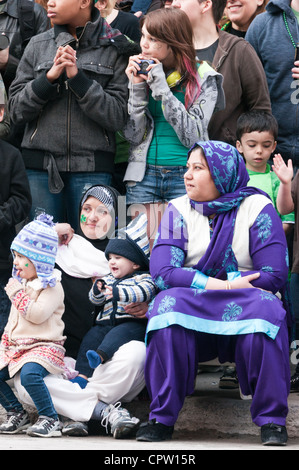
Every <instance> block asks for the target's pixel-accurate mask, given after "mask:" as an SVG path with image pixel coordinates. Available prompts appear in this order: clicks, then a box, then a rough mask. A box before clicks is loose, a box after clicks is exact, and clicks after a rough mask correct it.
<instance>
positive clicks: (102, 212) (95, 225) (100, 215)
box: [80, 196, 113, 240]
mask: <svg viewBox="0 0 299 470" xmlns="http://www.w3.org/2000/svg"><path fill="white" fill-rule="evenodd" d="M112 221H113V218H112V215H111V214H110V211H109V210H108V208H107V206H106V205H105V204H103V202H101V201H99V199H97V198H96V197H94V196H89V197H88V198H87V199H85V201H84V202H83V204H82V207H81V213H80V228H81V230H82V232H83V233H84V235H85V236H86V237H87V238H90V239H91V240H97V239H101V238H103V237H105V235H106V234H107V232H108V231H109V229H110V227H111V224H112Z"/></svg>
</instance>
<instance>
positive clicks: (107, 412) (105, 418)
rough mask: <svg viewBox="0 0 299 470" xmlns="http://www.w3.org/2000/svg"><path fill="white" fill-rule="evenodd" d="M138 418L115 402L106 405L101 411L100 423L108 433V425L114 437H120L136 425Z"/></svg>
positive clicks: (126, 434) (132, 429) (124, 435)
mask: <svg viewBox="0 0 299 470" xmlns="http://www.w3.org/2000/svg"><path fill="white" fill-rule="evenodd" d="M139 422H140V420H139V419H138V418H135V417H132V416H131V415H130V413H129V412H128V410H126V409H125V408H122V407H121V403H120V402H117V403H115V405H108V406H107V407H106V408H105V409H104V411H103V413H102V421H101V425H102V426H104V427H105V428H106V432H107V433H108V426H109V427H110V432H111V434H112V436H113V437H114V439H121V438H123V437H126V436H128V434H130V433H131V432H132V431H134V429H136V427H137V426H138V424H139Z"/></svg>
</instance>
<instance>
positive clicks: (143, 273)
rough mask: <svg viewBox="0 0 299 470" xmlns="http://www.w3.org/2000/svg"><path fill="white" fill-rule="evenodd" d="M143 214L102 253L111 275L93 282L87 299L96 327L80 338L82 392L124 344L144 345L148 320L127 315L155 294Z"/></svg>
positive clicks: (112, 240)
mask: <svg viewBox="0 0 299 470" xmlns="http://www.w3.org/2000/svg"><path fill="white" fill-rule="evenodd" d="M146 227H147V219H146V216H145V214H142V215H140V216H139V217H137V218H136V219H134V220H133V221H132V222H131V223H130V224H129V225H128V227H127V228H126V229H125V230H123V231H120V232H119V233H118V237H117V238H115V239H111V240H110V241H109V243H108V245H107V248H106V250H105V255H106V257H107V259H108V263H109V267H110V271H111V273H110V274H108V275H107V276H105V277H103V279H96V280H95V282H94V284H93V287H92V288H91V290H90V293H89V298H90V300H91V302H92V303H93V304H94V305H96V312H97V315H96V320H95V326H94V327H93V328H91V329H90V330H89V331H88V333H87V334H86V335H85V337H84V338H83V341H82V343H81V346H80V350H79V353H78V357H77V361H76V370H77V371H78V372H79V375H78V376H77V377H75V379H72V381H73V382H77V383H79V385H80V386H81V387H82V388H85V386H86V385H87V381H88V378H89V377H91V376H92V373H93V370H94V369H95V368H96V367H97V366H98V365H100V364H102V363H104V362H106V361H107V360H109V359H111V357H112V356H113V354H114V353H115V352H116V351H117V350H118V349H119V348H120V346H122V345H123V344H125V343H127V342H129V341H132V340H135V341H136V340H137V341H144V336H145V329H146V323H147V320H146V318H145V315H143V316H142V317H137V316H133V315H132V314H128V313H126V306H127V305H129V304H130V303H132V302H149V301H151V300H152V298H153V297H154V295H155V294H156V292H157V289H156V286H155V284H154V281H153V280H152V278H151V276H150V274H149V273H148V270H149V241H148V238H147V234H146Z"/></svg>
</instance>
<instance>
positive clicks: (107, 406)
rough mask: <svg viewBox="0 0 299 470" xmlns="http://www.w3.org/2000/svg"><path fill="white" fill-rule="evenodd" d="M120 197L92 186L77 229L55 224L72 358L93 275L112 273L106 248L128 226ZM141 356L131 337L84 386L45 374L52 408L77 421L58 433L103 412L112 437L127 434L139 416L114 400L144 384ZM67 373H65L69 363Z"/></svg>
mask: <svg viewBox="0 0 299 470" xmlns="http://www.w3.org/2000/svg"><path fill="white" fill-rule="evenodd" d="M121 201H122V198H121V197H119V194H118V192H117V191H116V190H115V189H114V188H111V187H109V186H105V185H97V186H92V187H91V188H89V189H88V190H87V191H86V192H85V193H84V195H83V197H82V199H81V202H80V208H79V221H80V223H79V229H78V231H77V233H75V234H74V232H73V230H72V229H71V227H70V226H69V225H68V224H57V225H56V231H57V232H58V235H59V238H60V242H61V245H60V246H59V248H58V253H57V258H56V265H57V267H58V269H60V271H61V272H62V279H61V283H62V287H63V289H64V293H65V298H64V303H65V312H64V314H63V321H64V323H65V330H64V334H65V336H66V337H67V339H66V341H65V343H64V346H65V349H66V356H67V357H71V358H72V359H76V358H77V354H78V351H79V347H80V344H81V341H82V339H83V337H84V335H85V334H86V333H87V331H89V330H90V328H91V327H92V326H93V324H94V316H93V310H94V305H93V304H92V303H91V302H90V300H89V291H90V289H91V287H92V285H93V280H94V278H96V277H103V276H105V275H107V274H108V273H109V272H110V269H109V265H108V260H107V258H106V256H105V253H104V252H105V248H106V246H107V244H108V242H109V239H110V238H113V237H114V235H115V231H116V229H118V228H121V227H123V226H124V225H126V223H125V222H126V221H125V220H124V221H123V222H122V221H121V220H120V219H121V215H122V213H123V212H124V213H125V208H124V210H123V211H122V210H121V207H120V205H121ZM146 310H147V304H146V303H140V304H131V305H129V306H127V307H126V312H127V313H128V314H131V315H134V316H135V317H136V318H145V313H146ZM144 360H145V344H144V342H142V341H130V342H128V343H126V344H125V345H123V346H121V347H120V348H119V350H118V351H117V352H116V353H115V354H114V356H113V358H112V359H111V360H110V361H107V362H106V363H104V364H101V365H100V366H99V367H97V368H96V369H95V371H94V373H93V376H92V377H91V378H90V379H89V380H88V383H87V385H86V381H85V383H84V386H85V388H84V389H82V388H81V385H82V384H81V385H80V383H79V381H78V382H77V383H73V382H71V381H70V380H65V378H63V377H62V376H57V375H55V376H54V375H49V376H47V377H46V379H45V382H46V384H47V387H48V390H49V393H50V395H51V398H52V401H53V403H54V406H55V409H56V410H57V412H58V413H59V414H60V415H62V416H65V417H67V418H69V419H71V420H74V421H75V422H72V423H69V424H68V425H66V426H65V427H64V428H63V430H62V433H63V434H65V435H81V436H84V435H87V434H88V426H87V425H86V424H85V423H86V422H88V421H89V420H90V419H91V418H93V419H95V420H97V421H102V420H103V419H104V418H105V417H106V419H104V423H106V424H107V426H109V430H110V432H111V434H112V435H113V437H115V438H120V437H124V436H125V435H127V434H128V433H130V432H131V431H132V430H133V429H134V428H135V427H136V425H137V424H138V422H139V420H137V419H136V418H135V417H131V416H130V414H129V413H128V411H127V410H126V409H125V408H123V407H119V405H118V406H116V407H114V406H113V405H114V404H115V403H116V402H118V401H119V400H122V401H125V402H128V401H131V400H133V399H134V398H135V397H136V396H137V395H138V394H139V393H140V392H141V390H142V389H143V388H144V385H145V382H144ZM72 362H73V361H72ZM72 362H71V365H72V366H73V364H72ZM67 372H68V377H69V372H70V369H69V368H68V369H67ZM69 378H70V377H69ZM15 386H16V388H17V390H18V393H19V396H20V397H21V399H22V401H23V402H25V403H28V404H31V405H32V403H31V401H30V398H29V395H28V394H26V393H25V390H24V389H23V387H21V385H20V381H19V376H17V378H16V380H15ZM109 420H110V421H109ZM111 423H113V424H112V425H111Z"/></svg>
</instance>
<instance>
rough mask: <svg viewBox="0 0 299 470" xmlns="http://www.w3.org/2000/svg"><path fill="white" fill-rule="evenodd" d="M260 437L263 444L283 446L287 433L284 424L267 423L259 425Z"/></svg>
mask: <svg viewBox="0 0 299 470" xmlns="http://www.w3.org/2000/svg"><path fill="white" fill-rule="evenodd" d="M261 439H262V444H263V445H264V446H285V445H286V443H287V440H288V433H287V430H286V427H285V426H280V425H279V424H274V423H269V424H264V426H262V427H261Z"/></svg>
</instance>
